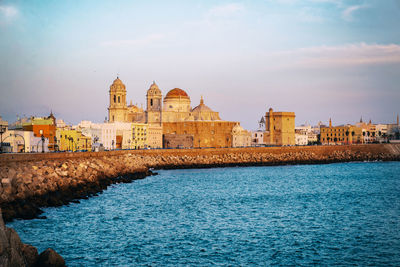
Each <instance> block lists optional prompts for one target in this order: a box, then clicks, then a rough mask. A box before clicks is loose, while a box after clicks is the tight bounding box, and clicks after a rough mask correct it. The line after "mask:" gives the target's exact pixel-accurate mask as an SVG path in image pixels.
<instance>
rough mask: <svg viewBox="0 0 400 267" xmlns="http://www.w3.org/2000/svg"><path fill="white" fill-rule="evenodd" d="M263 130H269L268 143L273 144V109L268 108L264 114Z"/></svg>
mask: <svg viewBox="0 0 400 267" xmlns="http://www.w3.org/2000/svg"><path fill="white" fill-rule="evenodd" d="M265 118H266V120H265V130H266V131H267V132H269V140H268V141H269V144H274V138H275V136H274V134H275V125H274V120H275V119H274V110H273V109H272V108H269V110H268V112H266V114H265Z"/></svg>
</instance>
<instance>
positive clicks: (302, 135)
mask: <svg viewBox="0 0 400 267" xmlns="http://www.w3.org/2000/svg"><path fill="white" fill-rule="evenodd" d="M294 136H295V139H296V141H295V143H296V146H306V145H308V134H307V133H306V132H304V131H301V130H297V129H296V130H295V134H294Z"/></svg>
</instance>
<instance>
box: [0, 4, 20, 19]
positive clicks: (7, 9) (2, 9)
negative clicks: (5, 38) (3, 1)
mask: <svg viewBox="0 0 400 267" xmlns="http://www.w3.org/2000/svg"><path fill="white" fill-rule="evenodd" d="M0 13H1V14H2V15H3V16H5V17H6V18H12V17H14V16H16V15H17V14H18V10H17V9H16V8H15V7H13V6H3V5H0Z"/></svg>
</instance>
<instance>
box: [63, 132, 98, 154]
mask: <svg viewBox="0 0 400 267" xmlns="http://www.w3.org/2000/svg"><path fill="white" fill-rule="evenodd" d="M56 136H57V142H58V147H59V150H60V151H77V150H86V151H91V150H92V139H91V138H90V137H87V136H84V135H83V134H82V132H81V131H78V130H70V129H57V131H56Z"/></svg>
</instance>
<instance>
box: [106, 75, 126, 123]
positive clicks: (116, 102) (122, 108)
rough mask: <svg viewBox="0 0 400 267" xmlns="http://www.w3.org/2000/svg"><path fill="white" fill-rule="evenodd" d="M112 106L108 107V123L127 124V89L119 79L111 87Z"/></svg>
mask: <svg viewBox="0 0 400 267" xmlns="http://www.w3.org/2000/svg"><path fill="white" fill-rule="evenodd" d="M109 93H110V105H109V106H108V122H116V121H119V122H125V121H126V120H127V118H126V116H127V106H126V87H125V84H123V83H122V81H121V80H120V79H119V78H118V77H117V79H115V80H114V82H113V84H112V85H111V86H110V91H109Z"/></svg>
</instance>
